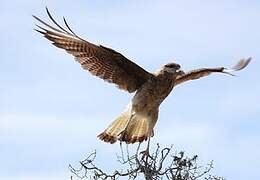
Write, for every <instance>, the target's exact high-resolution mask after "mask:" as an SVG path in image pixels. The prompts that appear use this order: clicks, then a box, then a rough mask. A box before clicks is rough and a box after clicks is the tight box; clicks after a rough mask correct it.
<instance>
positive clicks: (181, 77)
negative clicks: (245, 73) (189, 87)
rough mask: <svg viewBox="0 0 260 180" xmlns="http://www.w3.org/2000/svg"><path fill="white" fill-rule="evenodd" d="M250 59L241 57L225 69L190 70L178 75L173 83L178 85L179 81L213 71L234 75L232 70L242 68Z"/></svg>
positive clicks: (199, 76)
mask: <svg viewBox="0 0 260 180" xmlns="http://www.w3.org/2000/svg"><path fill="white" fill-rule="evenodd" d="M250 61H251V58H248V59H241V60H240V61H238V63H237V64H236V65H235V66H233V67H232V68H230V69H227V68H224V67H217V68H202V69H196V70H192V71H190V72H187V73H183V74H181V75H179V76H178V77H177V79H176V82H175V85H178V84H180V83H183V82H186V81H189V80H195V79H199V78H201V77H204V76H208V75H210V74H211V73H214V72H217V73H225V74H229V75H232V76H234V75H233V74H231V73H232V72H234V71H239V70H241V69H244V68H245V67H246V66H247V65H248V64H249V62H250Z"/></svg>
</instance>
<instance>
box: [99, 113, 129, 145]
mask: <svg viewBox="0 0 260 180" xmlns="http://www.w3.org/2000/svg"><path fill="white" fill-rule="evenodd" d="M129 117H130V112H129V111H126V112H124V113H123V114H122V115H121V116H119V117H118V118H117V119H116V120H114V121H113V122H112V123H111V124H110V125H109V126H108V128H107V129H106V130H105V131H104V132H102V133H101V134H99V135H98V138H100V139H101V140H103V141H105V142H108V143H111V144H113V143H115V142H116V141H117V139H118V136H119V135H120V134H121V133H122V131H124V129H125V128H126V126H127V124H128V121H129Z"/></svg>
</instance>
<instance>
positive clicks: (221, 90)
mask: <svg viewBox="0 0 260 180" xmlns="http://www.w3.org/2000/svg"><path fill="white" fill-rule="evenodd" d="M45 6H48V8H49V9H50V11H51V12H52V14H53V16H54V17H55V18H56V19H58V20H62V17H63V16H65V17H67V20H68V22H69V24H70V26H71V27H72V28H73V29H74V31H76V32H77V33H78V34H79V35H80V36H82V37H83V38H85V39H87V40H89V41H91V42H93V43H98V44H103V45H105V46H108V47H111V48H113V49H115V50H117V51H119V52H120V53H122V54H124V55H125V56H126V57H128V58H129V59H131V60H133V61H134V62H136V63H138V64H139V65H140V66H142V67H143V68H145V69H147V70H148V71H151V72H153V71H156V70H157V69H159V68H160V66H161V65H163V64H165V63H167V62H177V63H180V64H181V66H182V68H183V69H184V70H185V71H187V70H190V69H195V68H201V67H215V66H226V67H229V66H232V65H233V64H234V63H235V62H236V61H238V60H239V59H240V58H247V57H250V56H251V57H252V58H253V60H252V62H251V64H249V66H248V67H247V68H246V69H244V70H243V71H240V72H237V73H236V74H237V76H236V77H231V76H227V75H222V74H217V75H212V76H209V77H207V78H203V79H201V80H198V81H193V82H189V83H186V84H183V85H180V86H179V87H176V89H174V90H173V92H172V93H171V95H170V96H169V97H168V98H167V99H166V101H165V102H164V103H163V104H162V105H161V108H160V114H159V119H158V122H157V125H156V128H155V137H154V138H153V139H152V141H151V143H152V144H156V143H157V142H159V143H160V144H161V145H162V146H170V145H171V144H173V145H174V147H175V150H177V151H182V150H184V151H185V152H186V153H187V154H188V155H195V154H197V155H199V157H200V162H201V163H202V164H203V163H207V162H209V161H211V160H214V170H213V171H212V173H213V174H216V175H219V176H224V177H226V178H227V179H235V180H245V179H250V180H254V179H255V180H257V179H260V175H259V172H258V171H259V167H260V151H259V148H260V140H259V137H260V121H259V120H260V108H259V102H260V96H259V92H260V81H259V77H260V71H259V68H260V63H259V61H258V59H259V58H260V51H259V47H260V33H259V32H260V24H259V18H260V11H259V9H260V2H259V1H257V0H249V1H246V0H230V1H224V0H218V1H217V0H215V1H213V0H212V1H199V0H198V1H191V0H189V1H188V0H182V1H174V0H172V1H170V0H168V1H167V0H162V1H155V0H154V1H153V0H150V1H148V0H146V1H145V0H143V1H138V0H132V1H120V0H111V1H109V3H108V1H105V0H97V1H90V0H85V1H61V0H59V1H55V2H54V1H50V0H42V1H32V0H27V1H18V0H14V1H2V2H1V6H0V22H1V26H0V34H1V43H0V51H1V60H0V160H1V163H0V179H5V180H17V179H19V180H43V179H44V180H45V179H48V180H64V179H69V178H70V175H71V174H70V172H69V170H68V165H69V164H72V165H77V163H78V161H80V160H82V159H84V157H86V155H87V154H89V153H91V152H92V151H93V150H95V149H96V150H97V152H98V159H97V162H98V164H100V165H101V166H102V167H104V168H106V169H110V170H113V168H114V167H115V166H116V165H115V164H116V161H115V159H116V153H119V152H120V148H119V144H114V145H110V144H105V143H103V142H101V141H100V140H98V139H97V138H96V136H97V135H98V134H99V133H100V132H101V131H103V130H104V129H105V128H106V127H107V125H108V124H109V122H111V121H112V120H113V119H114V118H116V117H117V116H118V115H119V114H120V113H121V112H122V111H123V110H124V108H125V107H126V105H127V103H128V102H129V100H130V99H131V97H132V95H131V94H128V93H126V92H124V91H120V90H118V89H117V88H116V87H115V86H114V85H111V84H108V83H105V82H103V81H102V80H100V79H98V78H96V77H93V76H91V75H90V74H89V73H88V72H86V71H84V70H83V69H81V68H80V65H79V64H77V63H76V62H75V61H74V60H73V58H72V57H71V56H70V55H68V54H66V53H65V52H64V51H63V50H60V49H57V48H55V47H53V46H52V45H51V44H50V43H49V42H48V41H47V40H46V39H44V38H42V37H41V35H39V34H37V33H36V32H35V31H33V28H35V23H36V21H35V20H34V19H33V18H32V16H31V15H32V14H34V15H37V16H39V17H41V18H43V19H45V20H47V15H46V12H45ZM133 148H134V147H133ZM110 161H113V162H112V163H111V162H110Z"/></svg>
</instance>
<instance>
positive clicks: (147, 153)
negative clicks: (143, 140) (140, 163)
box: [140, 136, 151, 159]
mask: <svg viewBox="0 0 260 180" xmlns="http://www.w3.org/2000/svg"><path fill="white" fill-rule="evenodd" d="M150 138H151V136H149V137H148V142H147V147H146V150H144V151H142V152H140V153H141V154H144V155H146V158H147V159H148V157H150V154H149V148H150Z"/></svg>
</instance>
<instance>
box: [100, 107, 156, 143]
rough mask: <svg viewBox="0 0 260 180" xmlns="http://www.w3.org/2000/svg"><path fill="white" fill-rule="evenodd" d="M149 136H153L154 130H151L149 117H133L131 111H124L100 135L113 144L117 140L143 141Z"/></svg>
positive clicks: (128, 141) (102, 138) (127, 141)
mask: <svg viewBox="0 0 260 180" xmlns="http://www.w3.org/2000/svg"><path fill="white" fill-rule="evenodd" d="M149 136H153V130H150V126H149V120H148V118H146V117H141V116H138V115H133V116H132V117H131V115H130V113H129V112H125V113H123V114H122V115H121V116H119V117H118V118H117V119H116V120H115V121H113V122H112V123H111V124H110V125H109V126H108V128H107V129H106V130H105V131H104V132H102V133H101V134H99V135H98V137H99V138H100V139H101V140H103V141H105V142H108V143H111V144H113V143H115V142H116V141H117V140H120V141H124V142H126V143H128V144H129V143H135V142H143V141H144V140H147V139H148V137H149Z"/></svg>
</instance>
